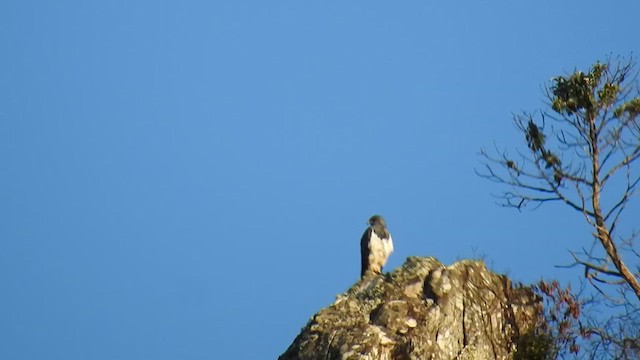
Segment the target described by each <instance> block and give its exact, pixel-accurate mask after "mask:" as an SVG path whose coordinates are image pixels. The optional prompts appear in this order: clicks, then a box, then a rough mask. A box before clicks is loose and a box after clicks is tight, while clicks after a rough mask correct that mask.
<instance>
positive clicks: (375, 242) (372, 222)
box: [360, 215, 393, 277]
mask: <svg viewBox="0 0 640 360" xmlns="http://www.w3.org/2000/svg"><path fill="white" fill-rule="evenodd" d="M392 251H393V241H392V240H391V234H389V230H387V224H386V223H385V221H384V219H383V218H382V216H380V215H373V216H372V217H371V218H370V219H369V227H368V228H367V230H365V232H364V234H362V239H360V255H361V256H362V271H361V272H360V277H364V276H365V274H367V273H368V272H372V273H374V274H382V267H383V266H384V264H385V263H386V262H387V259H388V258H389V255H391V252H392Z"/></svg>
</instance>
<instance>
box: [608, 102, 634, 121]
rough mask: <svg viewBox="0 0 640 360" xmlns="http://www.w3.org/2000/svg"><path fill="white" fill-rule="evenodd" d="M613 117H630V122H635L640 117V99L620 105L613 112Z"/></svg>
mask: <svg viewBox="0 0 640 360" xmlns="http://www.w3.org/2000/svg"><path fill="white" fill-rule="evenodd" d="M613 115H614V116H615V117H617V118H621V117H623V116H625V115H626V116H628V117H629V120H633V119H635V118H636V117H638V115H640V98H634V99H631V100H629V101H627V102H626V103H624V104H622V105H620V106H619V107H618V108H617V109H615V110H614V111H613Z"/></svg>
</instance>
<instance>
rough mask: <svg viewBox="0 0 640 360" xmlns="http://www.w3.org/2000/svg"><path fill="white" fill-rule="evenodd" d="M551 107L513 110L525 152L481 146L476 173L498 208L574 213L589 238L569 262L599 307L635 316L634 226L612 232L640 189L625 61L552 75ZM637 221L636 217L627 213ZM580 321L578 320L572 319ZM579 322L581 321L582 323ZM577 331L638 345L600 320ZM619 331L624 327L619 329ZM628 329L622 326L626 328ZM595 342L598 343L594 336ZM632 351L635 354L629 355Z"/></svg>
mask: <svg viewBox="0 0 640 360" xmlns="http://www.w3.org/2000/svg"><path fill="white" fill-rule="evenodd" d="M545 96H546V98H547V99H548V101H549V104H548V105H549V106H550V108H551V111H541V112H538V113H536V114H530V113H525V114H522V115H516V116H514V122H515V125H516V126H517V128H518V129H519V130H520V131H521V132H522V133H523V135H524V139H525V140H526V144H527V150H526V151H524V152H523V151H518V150H516V151H515V152H514V154H513V155H512V154H509V153H508V152H507V151H506V150H505V151H501V150H499V149H498V148H496V149H495V152H493V153H489V152H487V151H485V150H484V149H483V150H482V151H481V155H482V156H483V158H484V159H485V168H484V170H482V171H478V174H479V175H480V176H482V177H484V178H487V179H489V180H491V181H494V182H497V183H499V184H502V185H505V186H506V189H505V190H504V191H503V192H502V193H501V194H500V195H498V199H499V203H500V204H501V205H502V206H506V207H512V208H516V209H521V208H524V207H526V206H534V207H538V206H541V205H542V204H544V203H548V202H561V203H564V204H566V205H567V206H568V207H569V208H571V209H573V210H575V211H577V212H579V213H580V214H582V216H583V217H584V219H585V221H586V223H587V224H588V226H589V227H590V228H591V229H592V233H593V238H592V239H591V241H585V243H584V245H583V246H582V247H581V250H580V251H577V252H571V256H572V261H573V262H572V263H571V265H569V266H570V267H573V266H580V267H582V268H583V269H584V276H585V279H586V281H588V283H589V284H591V286H592V289H595V291H596V293H597V294H599V295H600V296H602V298H603V299H604V300H605V301H606V303H607V305H611V306H614V305H615V306H623V307H624V311H623V314H622V315H620V317H618V318H619V319H623V318H625V319H628V318H631V319H635V320H636V324H638V322H637V320H638V318H639V316H638V312H639V311H640V310H639V304H640V251H639V249H638V248H637V246H636V245H635V244H634V240H635V238H636V237H637V234H638V233H637V232H635V231H633V230H628V233H627V234H619V233H620V232H622V231H621V228H622V226H621V225H620V223H621V220H622V216H621V215H622V214H623V212H624V210H625V209H627V207H628V205H629V203H630V200H631V199H632V198H633V196H634V195H635V194H636V193H637V191H638V188H640V170H639V169H638V166H637V164H638V162H637V160H638V159H639V158H640V86H639V85H638V72H637V70H636V68H635V62H634V60H633V59H623V58H618V59H615V60H608V61H606V62H604V63H600V62H597V63H596V64H594V65H593V66H592V67H591V68H590V69H589V71H588V72H586V73H584V72H582V71H574V72H573V73H571V74H568V75H566V76H558V77H556V78H554V79H553V80H552V81H551V84H549V86H547V88H546V91H545ZM633 221H635V222H637V221H638V218H636V219H633ZM580 326H581V327H582V326H583V324H581V325H580ZM585 326H586V325H585ZM585 329H586V327H585V328H584V329H582V330H581V331H582V334H583V335H585V338H587V337H589V336H591V335H593V336H596V337H599V338H600V339H601V340H604V339H607V341H618V342H619V345H620V346H622V347H626V348H627V349H629V348H633V347H635V348H636V349H640V345H639V344H640V342H639V341H638V337H637V331H636V337H635V338H631V339H630V338H628V337H625V336H624V335H620V334H621V332H617V333H616V332H615V331H614V333H616V334H618V335H619V336H616V337H615V339H614V338H612V337H611V336H610V334H611V332H607V331H603V332H601V333H598V331H597V330H602V329H603V326H602V323H600V324H599V326H598V327H595V328H594V329H592V330H590V331H592V332H591V333H589V332H588V330H585ZM623 330H624V329H623ZM627 333H628V332H627ZM601 343H602V342H601ZM636 355H639V356H640V353H636Z"/></svg>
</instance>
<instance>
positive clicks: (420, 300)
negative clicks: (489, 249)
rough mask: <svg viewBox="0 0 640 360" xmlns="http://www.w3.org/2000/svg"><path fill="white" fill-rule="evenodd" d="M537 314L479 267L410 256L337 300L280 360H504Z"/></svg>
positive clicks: (531, 298) (528, 300)
mask: <svg viewBox="0 0 640 360" xmlns="http://www.w3.org/2000/svg"><path fill="white" fill-rule="evenodd" d="M539 311H540V302H539V300H537V298H536V296H535V295H533V293H532V292H531V290H530V289H529V288H526V287H513V286H512V284H511V282H510V281H509V279H507V278H506V277H505V276H503V275H498V274H495V273H493V272H491V271H489V270H487V268H486V266H485V265H484V263H483V262H482V261H471V260H463V261H460V262H456V263H454V264H453V265H450V266H444V265H442V264H441V263H440V262H439V261H438V260H436V259H435V258H420V257H409V258H408V259H407V261H406V262H405V263H404V265H402V266H401V267H400V268H399V269H397V270H395V271H393V272H391V273H388V274H384V275H378V276H375V275H373V276H370V277H365V278H363V279H361V280H360V281H358V282H357V283H356V284H355V285H354V286H353V287H352V288H351V289H349V290H348V291H347V292H346V293H344V294H342V295H339V296H338V298H337V300H336V301H335V302H334V303H333V304H332V305H330V306H329V307H327V308H325V309H322V310H320V312H318V313H317V314H316V315H315V316H313V318H312V319H311V320H310V321H309V323H308V324H307V325H306V326H305V327H304V328H303V329H302V331H301V333H300V334H299V335H298V336H297V337H296V339H295V340H294V342H293V344H291V346H289V348H288V349H287V351H286V352H285V353H284V354H282V355H281V356H280V358H279V359H281V360H293V359H300V360H312V359H313V360H316V359H318V360H319V359H323V360H324V359H340V360H347V359H349V360H352V359H353V360H355V359H361V360H364V359H369V360H384V359H421V360H422V359H424V360H426V359H510V358H513V356H514V353H515V351H516V348H517V343H518V340H519V339H520V338H521V337H522V336H524V335H526V334H529V333H531V332H532V331H533V330H534V327H535V324H536V323H537V320H538V319H539Z"/></svg>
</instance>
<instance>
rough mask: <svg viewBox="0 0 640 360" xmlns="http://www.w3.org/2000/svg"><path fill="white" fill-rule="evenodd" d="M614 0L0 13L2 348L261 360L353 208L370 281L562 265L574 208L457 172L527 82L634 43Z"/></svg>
mask: <svg viewBox="0 0 640 360" xmlns="http://www.w3.org/2000/svg"><path fill="white" fill-rule="evenodd" d="M615 4H616V5H615V6H613V5H605V4H604V3H603V2H602V1H563V2H557V1H535V2H516V1H495V2H489V1H473V2H471V1H469V2H427V1H406V2H401V3H391V2H386V1H385V2H382V1H366V2H365V1H351V2H345V1H343V2H326V1H323V2H317V1H316V2H312V1H272V2H264V1H228V2H221V1H181V2H177V1H176V2H167V1H143V0H133V1H99V2H98V1H55V2H54V1H51V2H45V1H40V2H38V1H24V0H21V1H13V0H9V1H3V2H2V3H1V4H0V51H1V53H2V56H0V165H1V167H2V170H1V171H0V284H2V286H0V299H1V300H0V305H1V306H0V319H2V320H1V321H0V339H2V340H0V341H1V342H2V343H1V344H0V358H3V359H14V360H19V359H49V360H55V359H65V360H69V359H105V360H106V359H109V360H111V359H226V358H234V359H273V358H275V357H277V355H278V354H280V353H282V352H283V351H284V350H285V349H286V348H287V347H288V345H289V344H290V343H291V342H292V341H293V339H294V337H295V336H296V335H297V333H298V332H299V330H300V328H301V327H302V326H304V324H305V323H306V321H307V320H308V319H309V317H310V316H312V315H313V314H314V313H315V312H316V311H317V310H319V309H320V308H322V307H324V306H327V305H329V304H330V303H331V302H332V301H333V300H334V298H335V295H336V294H338V293H341V292H343V291H345V290H346V289H347V288H349V286H351V285H352V284H353V283H354V282H355V281H356V280H357V279H358V275H359V266H360V264H359V261H360V260H359V259H360V258H359V239H360V236H361V234H362V232H363V231H364V229H365V227H366V221H367V219H368V218H369V216H370V215H372V214H374V213H379V214H382V215H383V216H385V218H386V219H387V222H388V224H389V229H390V231H391V233H392V234H393V236H394V240H395V246H396V250H395V253H394V254H393V255H392V257H391V259H390V261H389V263H388V265H387V268H386V269H387V270H390V269H393V268H395V267H397V266H399V265H400V264H402V262H403V261H404V259H405V258H406V257H407V256H410V255H419V256H436V257H438V258H439V259H440V260H441V261H443V262H445V263H451V262H452V261H455V260H456V259H457V258H466V257H472V256H477V255H478V254H486V256H487V258H488V261H489V263H490V265H491V266H492V268H493V269H495V270H497V271H501V272H507V273H508V274H509V275H510V276H511V277H512V278H513V279H514V280H516V281H523V282H532V281H535V280H537V279H539V278H540V277H542V276H544V277H555V278H560V279H563V280H568V279H572V278H574V277H576V276H578V275H579V274H577V271H573V272H572V271H571V270H558V269H556V268H554V265H557V264H562V263H566V262H568V260H569V256H568V253H567V250H568V249H576V248H578V247H579V246H581V245H583V244H585V243H589V232H588V229H587V228H586V227H584V226H583V224H582V219H581V217H580V215H579V214H577V213H573V212H571V211H570V210H569V209H566V208H564V207H562V206H560V205H551V206H547V207H543V208H542V209H540V210H538V211H534V212H532V211H523V212H522V213H518V212H517V211H513V210H507V209H503V208H500V207H498V206H496V205H495V203H494V199H493V198H492V197H491V195H490V194H491V193H496V192H498V191H499V189H500V188H499V187H497V186H495V185H494V184H491V183H488V182H487V181H485V180H483V179H480V178H478V177H477V176H476V175H475V174H474V168H478V167H479V166H481V165H480V159H479V157H478V151H479V150H480V148H481V147H483V146H491V145H492V143H493V141H494V140H495V141H496V142H497V143H498V144H500V145H501V146H514V145H516V144H520V143H521V142H522V139H521V138H520V136H519V135H518V133H517V132H516V130H515V128H514V127H513V126H512V124H511V114H512V113H513V112H520V111H523V110H528V111H533V110H536V109H538V108H540V107H541V106H543V105H544V104H543V101H542V100H543V99H542V91H541V89H542V87H543V86H544V84H545V83H546V82H547V81H548V80H549V79H550V78H552V77H553V76H556V75H559V74H562V73H564V72H566V71H571V70H573V69H574V67H579V68H585V67H586V66H588V65H589V64H591V63H593V62H594V61H596V60H598V59H603V58H605V57H606V56H607V55H609V54H611V53H613V54H622V55H628V54H630V53H632V52H633V53H635V54H638V53H639V52H640V42H639V41H638V31H639V29H638V25H637V16H638V14H640V3H639V2H637V1H635V0H628V1H617V2H615ZM639 214H640V210H639V208H638V206H635V207H631V208H630V209H629V211H628V218H629V219H634V218H635V219H637V218H638V215H639Z"/></svg>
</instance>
